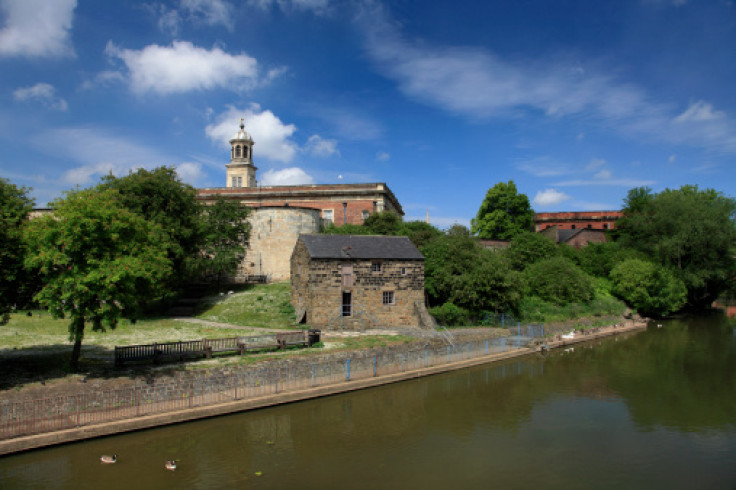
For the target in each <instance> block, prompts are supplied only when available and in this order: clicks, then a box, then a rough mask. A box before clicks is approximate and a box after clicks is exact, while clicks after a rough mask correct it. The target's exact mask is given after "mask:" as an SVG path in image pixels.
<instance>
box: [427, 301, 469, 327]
mask: <svg viewBox="0 0 736 490" xmlns="http://www.w3.org/2000/svg"><path fill="white" fill-rule="evenodd" d="M429 313H430V314H431V315H432V316H433V317H435V319H436V320H437V322H439V324H440V325H445V326H448V327H450V326H458V325H467V324H468V322H469V321H470V313H469V312H468V310H466V309H465V308H461V307H459V306H455V305H454V304H452V303H444V304H443V305H442V306H436V307H434V308H430V309H429Z"/></svg>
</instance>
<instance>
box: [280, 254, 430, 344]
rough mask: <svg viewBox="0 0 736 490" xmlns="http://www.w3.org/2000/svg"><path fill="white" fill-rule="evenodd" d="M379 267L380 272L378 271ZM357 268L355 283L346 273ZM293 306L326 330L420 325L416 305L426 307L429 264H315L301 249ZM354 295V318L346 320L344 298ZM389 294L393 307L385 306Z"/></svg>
mask: <svg viewBox="0 0 736 490" xmlns="http://www.w3.org/2000/svg"><path fill="white" fill-rule="evenodd" d="M374 263H380V267H381V270H380V271H373V270H372V268H373V264H374ZM349 268H352V274H351V276H352V280H350V279H346V276H347V274H344V272H345V271H347V270H349ZM291 269H292V276H291V277H292V286H291V288H292V293H291V294H292V296H291V297H292V304H293V305H294V308H295V310H296V311H297V314H299V313H300V312H301V311H304V312H305V313H306V323H308V324H309V325H311V326H313V327H318V328H324V329H341V328H346V329H365V328H375V327H392V326H419V325H422V320H421V319H420V318H419V314H418V312H417V306H416V305H417V304H419V305H420V306H423V305H424V262H423V261H421V260H382V261H378V260H349V259H345V260H333V259H310V257H309V256H308V252H307V249H306V246H304V245H303V244H302V243H301V242H299V243H298V244H297V247H296V248H295V249H294V253H293V254H292V258H291ZM345 292H349V293H350V294H351V299H352V301H351V310H352V311H351V314H350V316H343V315H342V314H341V312H342V307H343V293H345ZM384 292H387V293H390V292H393V298H394V303H393V304H384Z"/></svg>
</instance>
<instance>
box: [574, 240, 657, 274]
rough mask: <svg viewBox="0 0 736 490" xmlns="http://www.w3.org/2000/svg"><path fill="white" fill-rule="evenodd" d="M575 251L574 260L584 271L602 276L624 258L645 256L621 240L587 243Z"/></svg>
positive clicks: (643, 257)
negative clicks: (624, 244) (625, 245)
mask: <svg viewBox="0 0 736 490" xmlns="http://www.w3.org/2000/svg"><path fill="white" fill-rule="evenodd" d="M570 248H572V247H570ZM573 250H575V249H573ZM576 252H577V253H576V259H577V260H576V262H577V264H578V265H579V266H580V267H581V268H582V269H583V270H584V271H585V272H587V273H588V274H590V275H592V276H595V277H603V278H607V277H608V275H609V274H610V272H611V270H613V268H614V267H616V265H618V264H619V263H621V262H623V261H624V260H628V259H637V258H638V259H642V260H645V259H646V258H647V256H646V254H645V253H643V252H640V251H638V250H635V249H633V248H627V247H624V246H622V243H621V242H604V243H589V244H588V245H586V246H585V247H583V248H581V249H579V250H577V251H576Z"/></svg>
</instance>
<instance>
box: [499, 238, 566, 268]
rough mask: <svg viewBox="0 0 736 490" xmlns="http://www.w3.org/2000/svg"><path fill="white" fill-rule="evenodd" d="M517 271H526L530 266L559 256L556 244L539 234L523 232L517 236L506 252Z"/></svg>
mask: <svg viewBox="0 0 736 490" xmlns="http://www.w3.org/2000/svg"><path fill="white" fill-rule="evenodd" d="M505 253H506V255H507V256H508V258H509V260H510V261H511V265H512V266H513V267H514V269H516V270H520V271H522V270H524V269H525V268H526V267H527V266H529V265H530V264H533V263H534V262H536V261H538V260H541V259H548V258H550V257H555V256H557V255H559V253H560V252H559V249H558V248H557V245H556V244H555V242H553V241H552V240H550V239H549V238H547V237H546V236H544V235H541V234H539V233H531V232H523V233H519V234H518V235H516V236H515V237H514V238H513V239H512V240H511V243H509V247H508V248H507V249H506V250H505Z"/></svg>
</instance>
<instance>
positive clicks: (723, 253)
mask: <svg viewBox="0 0 736 490" xmlns="http://www.w3.org/2000/svg"><path fill="white" fill-rule="evenodd" d="M635 191H636V190H635ZM642 193H643V192H639V194H642ZM631 194H632V193H631V192H630V196H629V198H627V204H629V207H627V208H626V209H624V217H623V218H622V219H620V220H619V221H618V223H617V225H616V226H617V228H618V240H619V242H621V244H622V245H624V246H625V247H629V248H633V249H636V250H639V251H641V252H643V253H645V254H646V255H647V256H648V257H651V259H652V260H654V261H655V262H657V263H658V264H660V265H661V266H663V267H664V268H666V269H669V270H671V271H673V272H674V274H675V276H677V277H678V278H679V279H680V280H682V281H683V282H684V283H685V287H686V288H687V291H688V304H689V305H691V306H695V307H702V306H707V305H710V304H711V302H712V301H713V300H714V299H715V298H717V297H718V295H719V294H720V292H721V291H724V290H725V289H726V288H727V287H728V286H729V284H730V283H731V281H732V280H733V277H734V276H735V275H736V258H735V257H736V246H735V245H736V222H735V221H734V219H735V218H736V201H735V200H734V199H732V198H727V197H724V196H723V195H722V194H721V193H720V192H717V191H715V190H712V189H706V190H700V189H698V187H697V186H690V185H688V186H683V187H681V188H680V189H678V190H670V189H665V190H664V191H662V192H660V193H659V194H656V195H654V196H652V197H651V198H640V197H641V196H639V197H637V198H636V199H633V198H632V196H631ZM632 203H635V204H632Z"/></svg>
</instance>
